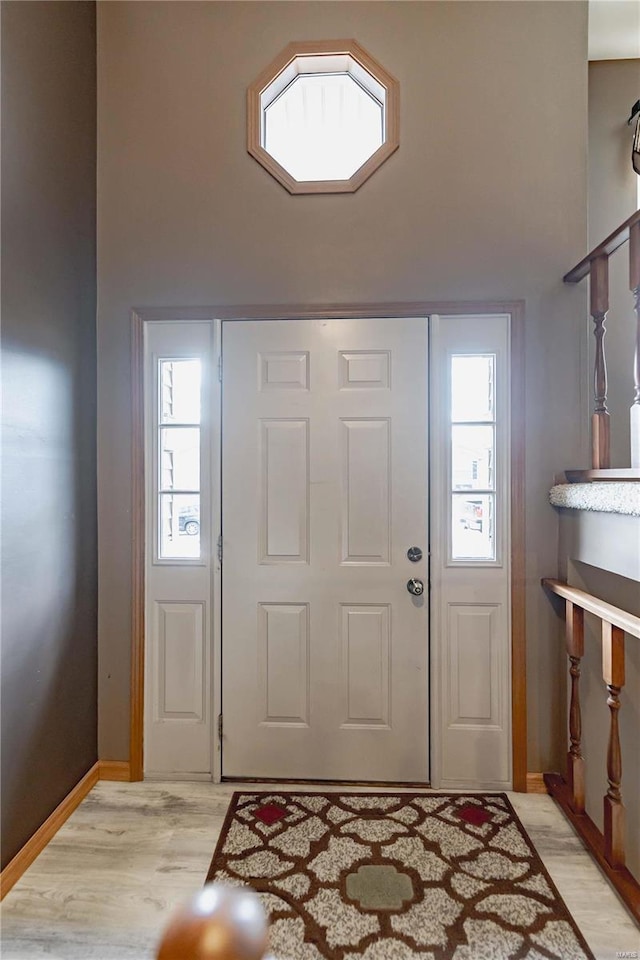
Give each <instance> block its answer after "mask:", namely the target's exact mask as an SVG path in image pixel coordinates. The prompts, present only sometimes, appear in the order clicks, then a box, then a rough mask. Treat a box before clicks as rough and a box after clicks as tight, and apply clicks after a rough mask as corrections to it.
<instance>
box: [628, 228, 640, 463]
mask: <svg viewBox="0 0 640 960" xmlns="http://www.w3.org/2000/svg"><path fill="white" fill-rule="evenodd" d="M629 289H630V290H631V293H632V294H633V298H634V307H635V311H636V345H635V353H634V358H633V404H632V405H631V418H630V430H631V466H632V467H640V221H638V222H636V223H633V224H632V225H631V227H630V228H629Z"/></svg>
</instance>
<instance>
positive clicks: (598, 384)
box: [563, 210, 640, 470]
mask: <svg viewBox="0 0 640 960" xmlns="http://www.w3.org/2000/svg"><path fill="white" fill-rule="evenodd" d="M627 240H628V241H629V290H630V291H631V294H632V296H633V298H634V301H635V305H634V309H635V313H636V344H635V351H634V361H633V385H634V390H633V401H632V404H631V410H630V438H631V466H632V467H640V210H636V212H635V213H633V214H631V216H630V217H628V219H627V220H625V221H624V223H621V224H620V226H619V227H617V228H616V229H615V230H614V231H613V233H612V234H610V235H609V236H608V237H607V239H606V240H603V242H602V243H601V244H599V245H598V246H597V247H596V248H595V249H594V250H592V251H591V253H588V254H587V256H586V257H584V259H583V260H581V261H580V263H578V264H576V266H575V267H573V269H572V270H569V272H568V273H565V275H564V277H563V280H564V282H565V283H580V281H581V280H583V279H584V278H585V277H587V276H588V277H589V279H590V285H589V298H590V309H589V312H590V314H591V319H592V320H593V324H594V330H593V334H594V337H595V342H596V350H595V357H594V369H593V397H594V408H593V414H592V416H591V467H592V469H594V470H608V469H609V468H610V466H611V450H610V447H611V426H610V420H609V410H608V408H607V389H608V383H607V361H606V356H605V346H604V340H605V335H606V332H607V327H606V321H607V313H608V312H609V257H610V256H611V254H612V253H614V252H615V251H616V250H617V249H618V248H619V247H621V246H622V244H623V243H626V242H627Z"/></svg>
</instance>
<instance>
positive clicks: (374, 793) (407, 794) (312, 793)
mask: <svg viewBox="0 0 640 960" xmlns="http://www.w3.org/2000/svg"><path fill="white" fill-rule="evenodd" d="M287 794H291V795H292V796H297V797H324V798H325V799H326V800H328V801H329V802H330V801H331V797H332V795H333V796H335V795H337V796H341V797H399V798H401V799H407V800H413V799H415V798H416V797H449V798H451V799H455V798H460V797H465V798H470V799H473V798H480V797H486V798H488V799H490V800H491V799H494V798H500V799H501V800H504V801H505V802H506V804H507V807H508V809H509V811H510V813H511V814H512V816H513V822H514V823H515V825H516V827H517V828H518V831H519V833H520V834H521V836H522V837H524V839H525V840H526V841H527V843H528V844H529V846H530V847H531V849H532V850H533V852H534V855H535V856H536V857H537V859H538V862H539V864H540V867H541V872H542V874H543V876H544V878H545V879H546V881H547V883H548V884H549V886H550V887H551V890H552V891H553V893H554V894H555V896H556V897H557V898H558V902H559V903H560V905H561V906H562V908H563V909H564V911H565V914H566V919H567V920H568V922H569V924H570V926H571V929H572V930H573V932H574V933H575V935H576V937H577V939H578V942H579V943H580V946H581V947H582V949H583V950H584V952H585V953H586V955H587V957H588V958H589V960H597V958H596V957H595V955H594V953H593V951H592V950H591V948H590V946H589V944H588V943H587V941H586V940H585V938H584V935H583V934H582V932H581V930H580V928H579V927H578V924H577V923H576V921H575V919H574V917H573V914H572V913H571V911H570V910H569V908H568V906H567V904H566V903H565V900H564V897H563V896H562V894H561V893H560V891H559V890H558V888H557V886H556V885H555V883H554V881H553V879H552V877H551V874H550V873H549V871H548V870H547V868H546V866H545V864H544V862H543V860H542V857H541V856H540V854H539V853H538V850H537V848H536V845H535V844H534V842H533V840H532V839H531V837H530V836H529V834H528V833H527V831H526V830H525V828H524V826H523V824H522V822H521V820H520V817H519V816H518V814H517V812H516V810H515V809H514V806H513V804H512V803H511V800H510V799H509V797H508V796H507V794H506V793H504V792H486V791H477V792H473V791H468V792H467V791H464V790H461V791H460V792H458V793H451V792H449V791H444V792H440V791H433V790H429V791H427V790H425V791H424V792H423V793H422V792H418V791H406V790H386V791H384V792H382V791H378V790H371V791H364V790H363V791H360V790H339V789H338V790H331V791H324V790H277V789H276V790H234V792H233V794H232V795H231V800H230V802H229V806H228V807H227V812H226V813H225V816H224V822H223V824H222V827H221V829H220V835H219V837H218V840H217V843H216V846H215V849H214V851H213V857H212V858H211V863H210V864H209V869H208V871H207V876H206V879H205V883H209V882H210V877H211V874H212V872H213V868H214V863H215V861H216V859H217V857H218V855H219V854H220V853H222V848H223V846H224V843H225V840H226V839H227V834H228V833H229V830H230V828H231V824H232V822H233V818H234V815H235V812H236V809H237V807H238V803H239V801H240V798H241V797H258V798H260V797H273V796H274V795H275V796H277V795H282V796H286V795H287Z"/></svg>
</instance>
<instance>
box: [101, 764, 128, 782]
mask: <svg viewBox="0 0 640 960" xmlns="http://www.w3.org/2000/svg"><path fill="white" fill-rule="evenodd" d="M98 766H99V768H100V780H118V781H120V782H121V783H129V782H130V780H131V767H130V764H129V761H128V760H99V761H98Z"/></svg>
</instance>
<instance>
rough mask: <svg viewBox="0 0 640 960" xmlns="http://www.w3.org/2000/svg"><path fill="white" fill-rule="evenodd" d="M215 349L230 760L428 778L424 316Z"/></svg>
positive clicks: (252, 772)
mask: <svg viewBox="0 0 640 960" xmlns="http://www.w3.org/2000/svg"><path fill="white" fill-rule="evenodd" d="M223 351H224V376H223V428H222V438H223V439H222V442H223V455H222V463H223V472H222V498H223V502H222V515H223V536H224V561H223V627H222V637H223V641H222V642H223V653H222V656H223V668H222V669H223V712H224V738H223V774H224V776H227V777H233V776H255V777H260V776H263V777H283V778H285V777H286V778H289V777H290V778H305V779H308V778H315V779H361V780H397V781H402V780H405V781H426V780H427V778H428V701H427V691H428V635H427V634H428V613H427V601H426V597H424V596H423V597H420V598H416V597H412V596H411V595H410V594H409V593H408V592H407V586H406V584H407V580H408V579H409V577H417V578H419V579H421V580H423V581H424V583H425V584H426V583H427V555H428V551H427V384H426V373H427V323H426V320H424V319H400V320H398V319H391V320H389V319H373V320H314V321H308V320H304V321H302V320H300V321H296V320H294V321H260V322H257V321H246V322H238V323H226V324H224V327H223ZM411 546H419V547H421V549H422V550H423V559H422V560H421V561H420V562H419V563H411V562H410V561H409V560H408V559H407V550H408V548H409V547H411Z"/></svg>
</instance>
